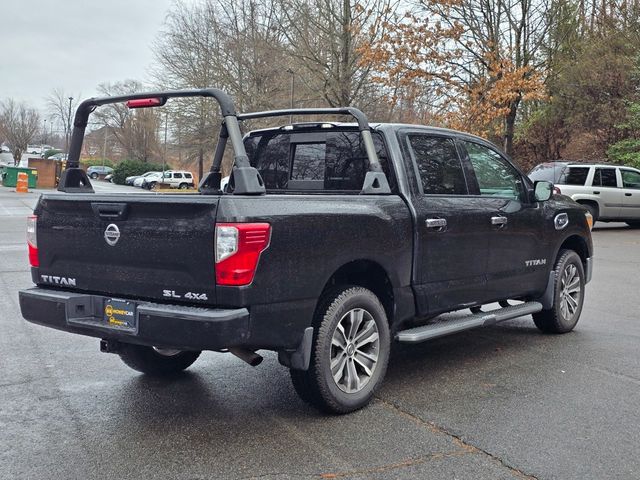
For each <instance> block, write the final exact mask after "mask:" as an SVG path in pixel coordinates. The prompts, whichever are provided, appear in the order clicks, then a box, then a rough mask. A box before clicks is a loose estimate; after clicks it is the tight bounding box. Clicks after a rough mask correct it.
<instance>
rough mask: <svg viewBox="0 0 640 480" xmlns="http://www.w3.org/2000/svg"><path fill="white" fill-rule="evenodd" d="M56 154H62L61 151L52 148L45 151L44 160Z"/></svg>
mask: <svg viewBox="0 0 640 480" xmlns="http://www.w3.org/2000/svg"><path fill="white" fill-rule="evenodd" d="M56 153H62V150H58V149H57V148H52V149H51V150H45V151H44V158H49V157H50V156H52V155H55V154H56Z"/></svg>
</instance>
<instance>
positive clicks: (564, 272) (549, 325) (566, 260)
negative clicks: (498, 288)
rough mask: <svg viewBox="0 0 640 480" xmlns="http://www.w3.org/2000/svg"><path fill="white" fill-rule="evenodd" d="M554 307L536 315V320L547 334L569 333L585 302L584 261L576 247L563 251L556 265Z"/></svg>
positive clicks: (534, 319)
mask: <svg viewBox="0 0 640 480" xmlns="http://www.w3.org/2000/svg"><path fill="white" fill-rule="evenodd" d="M554 273H555V289H554V296H553V306H552V307H551V308H550V309H549V310H542V311H541V312H538V313H534V314H533V321H534V322H535V324H536V327H538V328H539V329H540V330H542V331H543V332H545V333H567V332H570V331H571V330H573V329H574V328H575V326H576V324H577V323H578V319H579V318H580V313H581V312H582V304H583V303H584V286H585V275H584V267H583V265H582V260H581V259H580V257H579V256H578V254H577V253H576V252H574V251H573V250H560V253H559V254H558V260H557V261H556V265H555V267H554Z"/></svg>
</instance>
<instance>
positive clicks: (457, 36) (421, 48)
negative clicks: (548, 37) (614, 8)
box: [362, 0, 546, 152]
mask: <svg viewBox="0 0 640 480" xmlns="http://www.w3.org/2000/svg"><path fill="white" fill-rule="evenodd" d="M494 3H501V2H500V1H498V2H494ZM517 3H519V4H520V6H521V8H520V10H519V11H518V9H515V10H514V9H513V8H511V9H510V8H507V6H506V3H503V4H502V5H501V8H498V9H497V10H496V11H494V12H493V16H488V15H486V12H484V13H485V14H483V11H482V10H483V5H484V3H483V2H478V1H476V0H429V1H424V2H421V3H420V8H419V9H418V10H417V12H407V13H405V14H404V15H403V16H402V17H398V18H396V19H395V20H393V21H387V22H386V24H385V25H384V29H385V30H386V33H385V35H384V36H383V37H382V38H381V39H380V40H378V41H375V42H372V43H370V44H365V45H363V47H362V54H363V61H364V62H367V63H368V64H370V65H372V66H373V70H374V71H375V72H376V73H375V74H374V75H373V76H372V80H373V81H374V82H377V83H379V84H381V85H382V86H383V87H384V88H386V89H387V91H388V92H389V100H390V102H391V104H392V105H395V104H397V103H398V102H399V101H404V102H409V103H412V104H414V105H415V106H418V110H421V111H422V112H421V113H422V115H421V116H426V117H428V118H431V119H435V120H436V121H437V122H438V123H441V124H443V125H445V126H449V127H453V128H458V129H462V130H466V131H471V132H474V133H477V134H479V135H483V136H491V137H498V138H500V139H501V140H502V141H503V144H504V146H505V149H506V150H507V151H508V152H509V151H510V150H511V147H512V144H513V136H514V128H515V121H516V116H517V114H518V110H519V107H520V106H521V104H522V103H523V102H527V101H532V100H543V99H545V98H546V92H545V86H544V70H543V68H542V65H541V64H539V63H537V62H536V55H537V50H538V49H539V47H540V45H539V43H538V42H536V41H534V39H536V38H538V37H540V36H543V35H544V33H545V32H544V31H545V28H546V27H545V24H544V22H543V18H542V17H541V15H540V14H539V13H535V11H533V10H532V9H531V2H528V1H527V0H522V1H520V2H517ZM496 26H497V28H496ZM525 33H526V34H525ZM425 95H426V97H427V98H426V101H425ZM400 120H404V119H403V118H400Z"/></svg>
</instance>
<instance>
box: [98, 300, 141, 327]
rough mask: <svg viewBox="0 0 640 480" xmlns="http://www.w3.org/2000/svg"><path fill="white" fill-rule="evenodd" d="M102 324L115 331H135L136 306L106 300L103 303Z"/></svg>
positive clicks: (119, 301) (127, 302)
mask: <svg viewBox="0 0 640 480" xmlns="http://www.w3.org/2000/svg"><path fill="white" fill-rule="evenodd" d="M104 323H105V326H107V327H109V328H114V329H116V330H126V331H134V332H135V331H136V329H137V328H138V318H137V316H136V304H135V303H133V302H129V301H127V300H117V299H114V298H107V299H105V301H104Z"/></svg>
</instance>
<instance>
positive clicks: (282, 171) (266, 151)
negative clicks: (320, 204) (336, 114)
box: [245, 130, 396, 192]
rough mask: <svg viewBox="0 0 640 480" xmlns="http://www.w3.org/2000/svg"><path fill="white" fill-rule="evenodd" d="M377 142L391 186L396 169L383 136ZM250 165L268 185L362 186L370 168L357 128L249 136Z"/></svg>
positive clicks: (376, 137) (290, 187) (347, 188)
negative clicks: (393, 169)
mask: <svg viewBox="0 0 640 480" xmlns="http://www.w3.org/2000/svg"><path fill="white" fill-rule="evenodd" d="M372 134H373V142H374V146H375V148H376V151H377V153H378V158H379V159H380V163H381V165H382V169H383V170H384V172H385V174H386V175H387V178H388V180H389V185H390V187H391V190H392V191H395V190H396V187H395V185H396V182H395V177H394V175H393V172H391V171H390V168H389V159H388V154H387V151H386V148H385V146H384V142H383V140H382V136H381V135H380V134H379V133H376V132H372ZM245 148H246V150H247V155H248V156H249V161H250V162H251V165H252V166H253V167H255V168H256V169H257V170H258V171H259V172H260V175H261V176H262V179H263V180H264V182H265V187H266V188H267V190H291V191H301V190H302V191H307V190H316V191H346V192H359V191H360V190H361V189H362V185H363V183H364V177H365V175H366V172H367V170H368V169H369V161H368V158H367V154H366V151H365V149H364V145H363V144H362V138H361V135H360V133H359V132H358V131H356V130H348V131H344V130H342V131H340V130H329V131H301V132H290V131H281V130H276V131H268V132H264V133H259V134H256V135H252V136H250V137H248V138H246V139H245Z"/></svg>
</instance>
